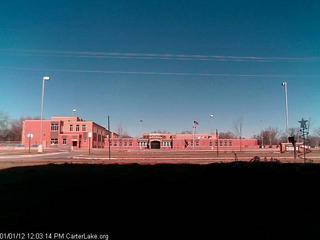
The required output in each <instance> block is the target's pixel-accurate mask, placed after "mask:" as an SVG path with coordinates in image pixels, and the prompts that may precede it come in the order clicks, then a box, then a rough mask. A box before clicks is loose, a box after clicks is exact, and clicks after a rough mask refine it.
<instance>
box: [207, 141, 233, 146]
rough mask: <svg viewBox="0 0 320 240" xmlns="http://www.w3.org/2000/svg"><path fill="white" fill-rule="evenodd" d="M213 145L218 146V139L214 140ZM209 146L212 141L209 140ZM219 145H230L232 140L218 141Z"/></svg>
mask: <svg viewBox="0 0 320 240" xmlns="http://www.w3.org/2000/svg"><path fill="white" fill-rule="evenodd" d="M214 145H215V146H216V147H217V146H218V141H215V142H214ZM210 146H212V142H211V141H210ZM219 146H221V147H222V146H225V147H228V146H229V147H231V146H232V141H219Z"/></svg>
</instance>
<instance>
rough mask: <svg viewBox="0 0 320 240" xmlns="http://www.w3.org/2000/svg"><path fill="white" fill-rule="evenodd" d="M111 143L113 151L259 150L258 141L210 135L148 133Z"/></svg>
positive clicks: (107, 144)
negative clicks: (218, 137)
mask: <svg viewBox="0 0 320 240" xmlns="http://www.w3.org/2000/svg"><path fill="white" fill-rule="evenodd" d="M193 139H194V141H193ZM110 142H111V149H112V150H130V149H133V150H134V149H135V150H138V149H161V150H213V149H217V148H220V149H221V150H239V149H240V145H241V149H244V150H245V149H257V148H259V145H258V141H257V140H256V139H241V140H240V139H217V137H216V135H209V134H195V136H193V134H159V133H148V134H144V135H143V137H142V138H120V137H114V138H112V139H111V141H110ZM193 142H194V143H193ZM193 144H194V146H193ZM105 147H109V141H108V139H106V142H105Z"/></svg>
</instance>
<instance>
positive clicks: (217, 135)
mask: <svg viewBox="0 0 320 240" xmlns="http://www.w3.org/2000/svg"><path fill="white" fill-rule="evenodd" d="M216 139H217V157H219V132H218V129H216Z"/></svg>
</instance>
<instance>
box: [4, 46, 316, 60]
mask: <svg viewBox="0 0 320 240" xmlns="http://www.w3.org/2000/svg"><path fill="white" fill-rule="evenodd" d="M0 53H10V54H19V55H25V56H44V57H68V58H96V59H103V58H109V59H136V60H175V61H224V62H319V61H320V57H317V56H311V57H259V56H226V55H200V54H171V53H170V54H159V53H121V52H94V51H54V50H36V49H0Z"/></svg>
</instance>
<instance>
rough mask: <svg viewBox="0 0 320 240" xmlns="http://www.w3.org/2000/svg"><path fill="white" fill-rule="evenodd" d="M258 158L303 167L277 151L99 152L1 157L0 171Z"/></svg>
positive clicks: (319, 157)
mask: <svg viewBox="0 0 320 240" xmlns="http://www.w3.org/2000/svg"><path fill="white" fill-rule="evenodd" d="M255 156H259V157H260V159H261V161H275V160H279V161H281V162H285V163H286V162H294V163H302V162H303V159H302V158H298V159H297V160H294V159H293V156H292V153H284V154H281V153H279V152H277V151H270V150H269V151H263V150H260V151H252V152H236V153H235V152H220V153H219V156H217V153H216V152H215V151H172V152H171V151H134V152H113V153H112V154H111V158H110V159H109V156H108V153H107V152H106V151H102V150H100V151H99V150H98V151H94V152H93V153H92V154H90V155H89V154H88V152H79V151H76V152H50V153H44V154H36V153H33V154H26V153H24V154H22V153H18V155H15V154H13V153H10V154H7V155H4V154H2V155H0V169H3V168H10V167H19V166H32V165H45V164H64V163H69V164H82V163H83V164H88V163H89V164H132V163H138V164H147V165H150V164H151V165H153V164H162V163H166V164H182V163H186V164H210V163H222V162H233V161H250V160H252V159H253V158H254V157H255ZM307 158H308V162H309V161H310V160H311V161H312V162H313V163H320V152H312V153H310V154H308V155H307Z"/></svg>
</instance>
